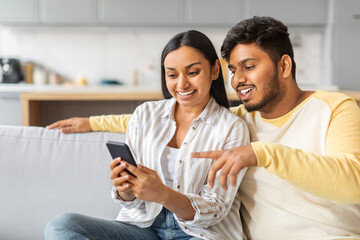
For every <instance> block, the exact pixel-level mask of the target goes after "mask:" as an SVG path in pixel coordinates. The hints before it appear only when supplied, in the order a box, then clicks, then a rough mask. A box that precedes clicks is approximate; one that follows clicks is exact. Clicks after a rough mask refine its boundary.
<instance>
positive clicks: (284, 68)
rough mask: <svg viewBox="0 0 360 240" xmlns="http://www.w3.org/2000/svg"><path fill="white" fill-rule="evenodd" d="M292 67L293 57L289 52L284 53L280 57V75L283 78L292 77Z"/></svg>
mask: <svg viewBox="0 0 360 240" xmlns="http://www.w3.org/2000/svg"><path fill="white" fill-rule="evenodd" d="M291 69H292V61H291V57H290V56H289V55H287V54H284V55H283V56H282V57H281V59H280V75H281V76H282V77H283V78H288V77H290V76H291Z"/></svg>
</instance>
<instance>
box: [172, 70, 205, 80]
mask: <svg viewBox="0 0 360 240" xmlns="http://www.w3.org/2000/svg"><path fill="white" fill-rule="evenodd" d="M199 72H200V71H191V72H188V73H187V75H188V76H190V77H193V76H196V75H198V74H199ZM166 77H167V78H169V79H175V78H177V77H178V74H174V73H168V74H167V75H166Z"/></svg>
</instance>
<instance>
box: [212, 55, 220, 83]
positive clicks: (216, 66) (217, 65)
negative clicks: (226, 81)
mask: <svg viewBox="0 0 360 240" xmlns="http://www.w3.org/2000/svg"><path fill="white" fill-rule="evenodd" d="M220 67H221V66H220V61H219V59H216V61H215V64H214V66H212V67H211V80H213V81H214V80H216V79H218V78H219V74H220Z"/></svg>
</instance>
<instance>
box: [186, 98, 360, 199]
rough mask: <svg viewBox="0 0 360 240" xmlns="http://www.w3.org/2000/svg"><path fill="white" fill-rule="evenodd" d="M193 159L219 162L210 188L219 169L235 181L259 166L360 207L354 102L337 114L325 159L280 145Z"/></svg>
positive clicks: (359, 114)
mask: <svg viewBox="0 0 360 240" xmlns="http://www.w3.org/2000/svg"><path fill="white" fill-rule="evenodd" d="M193 157H208V158H214V159H217V161H216V162H215V163H214V164H213V166H212V169H211V170H210V172H209V184H210V185H211V184H212V183H213V181H214V179H215V173H216V171H218V170H220V169H221V172H222V175H227V174H229V176H230V180H232V179H235V178H234V177H235V176H236V174H237V173H238V172H239V171H240V170H241V169H242V168H243V167H251V166H257V167H264V168H265V169H266V170H267V171H269V172H271V173H273V174H276V175H278V176H279V177H281V178H283V179H284V180H286V181H288V182H289V183H291V184H293V185H294V186H296V187H298V188H300V189H302V190H304V191H306V192H309V193H312V194H314V195H316V196H319V197H323V198H326V199H329V200H331V201H334V202H338V203H346V204H356V203H360V110H359V108H358V106H357V105H356V104H355V102H354V101H351V100H347V101H345V102H343V103H342V104H340V105H339V106H338V107H337V108H336V109H335V110H334V113H333V115H332V119H331V122H330V124H329V128H328V132H327V136H326V154H325V155H319V154H314V153H311V152H308V151H304V150H301V149H294V148H290V147H287V146H284V145H281V144H277V143H268V142H253V143H251V145H248V146H245V147H239V148H235V149H230V150H225V151H213V152H204V153H195V154H193ZM223 184H226V178H224V181H223V182H222V185H223Z"/></svg>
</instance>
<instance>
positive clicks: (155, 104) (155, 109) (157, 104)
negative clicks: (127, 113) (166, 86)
mask: <svg viewBox="0 0 360 240" xmlns="http://www.w3.org/2000/svg"><path fill="white" fill-rule="evenodd" d="M172 105H173V103H172V99H164V100H157V101H147V102H144V103H142V104H140V105H139V106H138V107H137V108H136V110H135V112H134V114H138V115H149V114H151V115H152V114H155V115H162V114H163V113H165V112H167V111H169V108H171V107H172Z"/></svg>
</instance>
